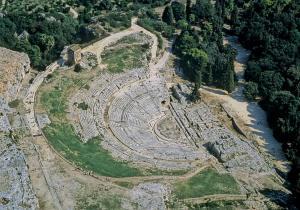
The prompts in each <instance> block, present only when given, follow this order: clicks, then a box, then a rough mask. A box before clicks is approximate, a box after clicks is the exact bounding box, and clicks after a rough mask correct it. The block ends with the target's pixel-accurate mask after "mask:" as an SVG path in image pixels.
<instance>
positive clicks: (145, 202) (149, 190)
mask: <svg viewBox="0 0 300 210" xmlns="http://www.w3.org/2000/svg"><path fill="white" fill-rule="evenodd" d="M169 193H170V192H169V190H168V189H167V187H166V186H164V185H162V184H160V183H143V184H140V185H138V186H136V187H134V188H133V189H132V191H131V198H132V200H133V201H135V202H137V204H138V209H143V210H164V209H167V208H166V206H165V200H166V199H167V197H168V195H169Z"/></svg>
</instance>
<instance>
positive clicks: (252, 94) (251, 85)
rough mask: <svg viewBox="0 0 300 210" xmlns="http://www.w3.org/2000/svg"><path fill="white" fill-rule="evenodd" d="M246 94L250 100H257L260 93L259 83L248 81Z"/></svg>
mask: <svg viewBox="0 0 300 210" xmlns="http://www.w3.org/2000/svg"><path fill="white" fill-rule="evenodd" d="M243 93H244V96H245V98H246V99H248V100H255V98H256V96H257V95H258V85H257V83H255V82H248V83H247V84H246V85H245V89H244V91H243Z"/></svg>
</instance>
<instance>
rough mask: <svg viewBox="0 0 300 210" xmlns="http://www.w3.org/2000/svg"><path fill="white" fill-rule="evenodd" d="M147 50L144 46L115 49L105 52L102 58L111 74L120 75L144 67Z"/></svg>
mask: <svg viewBox="0 0 300 210" xmlns="http://www.w3.org/2000/svg"><path fill="white" fill-rule="evenodd" d="M147 50H148V49H147V48H146V47H144V46H143V45H134V46H130V47H123V48H115V49H110V50H106V51H104V53H103V54H102V55H101V58H102V62H103V64H106V65H107V69H108V70H109V71H110V72H112V73H119V72H122V71H124V70H126V69H133V68H140V67H142V66H144V63H145V54H146V52H147Z"/></svg>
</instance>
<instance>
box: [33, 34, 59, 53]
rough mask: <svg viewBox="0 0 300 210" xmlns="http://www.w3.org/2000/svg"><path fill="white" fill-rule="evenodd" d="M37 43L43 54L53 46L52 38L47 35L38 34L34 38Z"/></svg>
mask: <svg viewBox="0 0 300 210" xmlns="http://www.w3.org/2000/svg"><path fill="white" fill-rule="evenodd" d="M36 39H37V43H38V45H39V46H40V48H41V49H42V50H43V51H44V52H48V51H49V50H51V49H52V47H53V46H54V44H55V40H54V37H53V36H51V35H48V34H41V33H40V34H38V35H37V36H36Z"/></svg>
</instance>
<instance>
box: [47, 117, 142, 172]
mask: <svg viewBox="0 0 300 210" xmlns="http://www.w3.org/2000/svg"><path fill="white" fill-rule="evenodd" d="M43 131H44V133H45V136H46V137H47V139H48V141H49V142H50V143H51V145H52V146H53V147H54V149H55V150H56V151H58V152H59V153H60V154H62V155H63V156H64V157H65V158H66V159H68V160H69V161H71V162H73V163H74V164H76V165H77V166H80V167H81V168H83V169H85V170H87V171H93V172H95V173H97V174H99V175H103V176H110V177H129V176H138V175H141V173H140V172H139V171H138V169H135V168H132V167H130V166H128V165H127V164H126V163H123V162H120V161H116V160H115V159H113V158H112V156H111V155H110V154H109V152H108V151H106V150H105V149H103V148H102V147H101V144H100V139H99V138H94V139H91V140H90V141H88V142H87V143H83V142H82V141H81V140H80V138H79V137H78V136H77V135H76V134H75V132H74V129H73V127H72V126H71V125H70V124H67V123H52V124H51V125H50V126H47V127H46V128H45V129H44V130H43Z"/></svg>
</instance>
